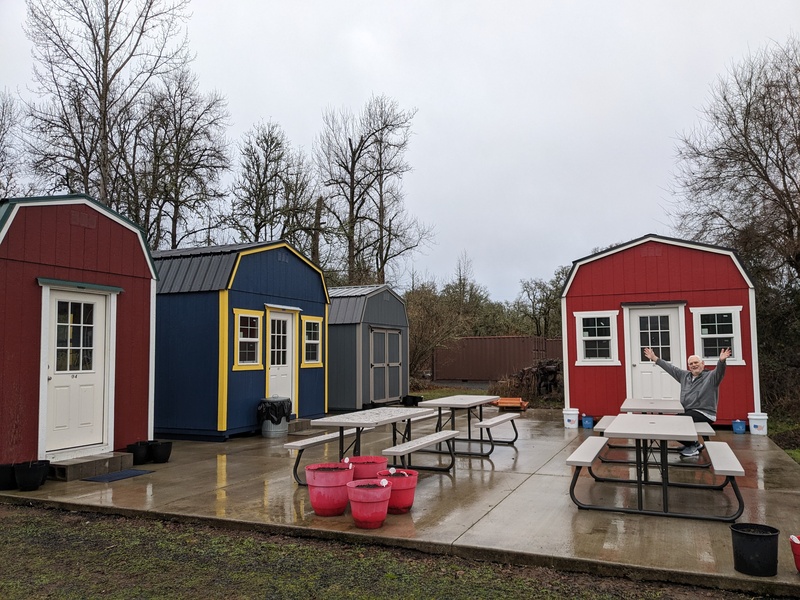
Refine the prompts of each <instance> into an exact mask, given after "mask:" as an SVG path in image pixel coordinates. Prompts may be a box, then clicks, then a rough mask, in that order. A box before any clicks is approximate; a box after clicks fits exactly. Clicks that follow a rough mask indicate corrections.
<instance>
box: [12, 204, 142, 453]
mask: <svg viewBox="0 0 800 600" xmlns="http://www.w3.org/2000/svg"><path fill="white" fill-rule="evenodd" d="M155 279H156V275H155V269H154V268H153V262H152V259H151V257H150V252H149V250H148V248H147V244H146V242H145V239H144V236H143V234H142V232H141V230H140V229H139V228H138V227H136V226H135V225H134V224H133V223H131V222H129V221H128V220H126V219H125V218H123V217H121V216H120V215H118V214H117V213H115V212H113V211H112V210H110V209H109V208H108V207H106V206H103V205H101V204H99V203H98V202H96V201H94V200H93V199H92V198H89V197H88V196H84V195H78V194H73V195H66V196H51V197H41V198H10V199H6V200H2V201H0V394H2V396H0V463H14V462H21V461H26V460H35V459H39V460H44V459H47V460H66V459H70V458H79V457H85V456H91V455H95V454H100V453H105V452H110V451H113V450H115V449H124V448H125V446H126V445H127V444H129V443H132V442H134V441H136V440H142V439H148V438H149V437H150V436H151V435H152V431H153V364H154V362H153V356H154V347H155V346H154V331H155V327H154V325H155V308H154V307H155V292H156V285H155Z"/></svg>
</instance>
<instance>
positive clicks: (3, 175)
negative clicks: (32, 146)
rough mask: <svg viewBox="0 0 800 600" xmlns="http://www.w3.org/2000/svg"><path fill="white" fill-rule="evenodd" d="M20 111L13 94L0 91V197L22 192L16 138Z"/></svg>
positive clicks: (20, 160)
mask: <svg viewBox="0 0 800 600" xmlns="http://www.w3.org/2000/svg"><path fill="white" fill-rule="evenodd" d="M21 113H22V111H21V110H20V107H19V105H18V104H17V102H16V100H15V99H14V96H12V95H11V94H10V93H8V92H7V91H5V90H3V91H0V198H7V197H10V196H16V195H18V194H20V193H22V182H21V181H20V174H21V172H22V169H23V164H22V158H21V156H20V152H19V138H18V135H19V132H18V129H19V124H20V122H21V116H22V115H21Z"/></svg>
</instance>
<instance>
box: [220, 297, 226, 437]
mask: <svg viewBox="0 0 800 600" xmlns="http://www.w3.org/2000/svg"><path fill="white" fill-rule="evenodd" d="M217 346H218V347H219V367H218V368H219V377H218V380H219V383H218V388H217V431H225V430H226V429H227V428H228V290H220V291H219V343H218V344H217Z"/></svg>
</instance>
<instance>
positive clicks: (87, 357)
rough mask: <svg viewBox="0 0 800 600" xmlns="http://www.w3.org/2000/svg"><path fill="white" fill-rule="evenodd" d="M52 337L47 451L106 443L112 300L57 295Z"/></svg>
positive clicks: (53, 295)
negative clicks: (108, 306) (109, 306)
mask: <svg viewBox="0 0 800 600" xmlns="http://www.w3.org/2000/svg"><path fill="white" fill-rule="evenodd" d="M50 332H51V334H50V346H49V348H48V359H47V362H48V383H47V424H46V436H45V446H46V451H47V452H55V451H59V450H65V449H69V448H77V447H80V446H89V445H95V444H102V443H103V442H104V441H105V440H104V439H103V437H104V434H105V431H106V427H105V420H106V418H107V402H106V398H105V377H106V371H105V355H106V347H105V346H106V344H105V340H106V297H105V296H100V295H95V294H81V293H75V292H65V291H58V290H53V291H52V292H51V294H50Z"/></svg>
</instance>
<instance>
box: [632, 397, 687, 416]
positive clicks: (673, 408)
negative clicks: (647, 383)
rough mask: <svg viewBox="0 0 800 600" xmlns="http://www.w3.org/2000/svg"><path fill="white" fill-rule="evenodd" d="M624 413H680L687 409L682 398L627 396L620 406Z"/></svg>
mask: <svg viewBox="0 0 800 600" xmlns="http://www.w3.org/2000/svg"><path fill="white" fill-rule="evenodd" d="M619 409H620V411H621V412H624V413H648V414H662V415H680V414H683V413H684V412H685V411H684V410H683V405H682V404H681V401H680V400H676V399H671V398H658V399H654V398H625V401H624V402H623V403H622V406H620V407H619Z"/></svg>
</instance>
